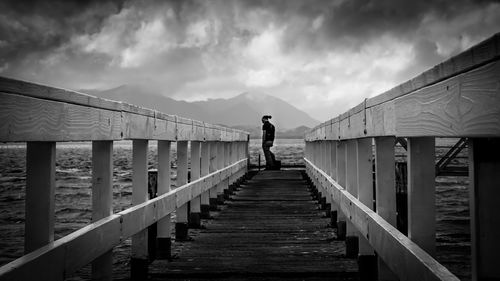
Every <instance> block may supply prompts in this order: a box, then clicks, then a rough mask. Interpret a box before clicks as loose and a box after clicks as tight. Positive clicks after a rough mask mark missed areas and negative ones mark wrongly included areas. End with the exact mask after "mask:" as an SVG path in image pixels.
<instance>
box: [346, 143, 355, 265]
mask: <svg viewBox="0 0 500 281" xmlns="http://www.w3.org/2000/svg"><path fill="white" fill-rule="evenodd" d="M357 154H358V153H357V142H356V140H355V139H354V140H348V141H346V154H345V159H346V185H345V186H344V187H345V189H346V190H347V192H349V193H350V194H351V195H352V196H354V197H358V175H357V169H358V167H357V161H358V155H357ZM351 220H352V217H349V218H346V221H347V229H346V256H347V257H349V258H357V257H358V253H359V232H358V231H357V229H356V228H355V227H354V224H353V223H352V222H351Z"/></svg>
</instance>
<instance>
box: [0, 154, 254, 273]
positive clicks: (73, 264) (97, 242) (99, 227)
mask: <svg viewBox="0 0 500 281" xmlns="http://www.w3.org/2000/svg"><path fill="white" fill-rule="evenodd" d="M245 165H246V159H242V160H240V161H238V162H236V163H234V164H232V165H231V166H228V167H226V168H224V169H222V170H218V171H216V172H213V173H210V174H208V175H206V176H204V177H201V178H199V179H197V180H195V181H193V182H190V183H188V184H185V185H183V186H181V187H178V188H176V189H174V190H171V191H170V192H168V193H165V194H163V195H160V196H158V197H156V198H154V199H151V200H148V201H146V202H144V203H142V204H139V205H136V206H133V207H131V208H128V209H126V210H124V211H121V212H119V213H116V214H113V215H111V216H109V217H106V218H103V219H101V220H99V221H96V222H94V223H91V224H89V225H87V226H85V227H83V228H81V229H79V230H77V231H75V232H73V233H71V234H69V235H67V236H65V237H62V238H61V239H59V240H57V241H54V242H51V243H49V244H47V245H46V246H44V247H41V248H39V249H38V250H35V251H33V252H31V253H29V254H27V255H25V256H23V257H21V258H19V259H16V260H14V261H12V262H10V263H8V264H6V265H4V266H2V267H1V268H0V279H1V280H33V278H34V276H33V273H34V272H36V278H37V280H59V279H61V278H64V277H65V276H69V275H70V274H72V273H73V272H75V271H76V270H78V269H79V268H81V267H83V266H84V265H86V264H88V263H89V262H91V261H92V260H94V259H95V258H97V257H99V256H100V255H102V254H104V253H106V252H107V251H109V250H110V249H113V247H114V246H116V245H118V244H120V243H121V242H122V241H124V240H125V239H127V238H129V237H131V236H132V235H134V234H136V233H138V232H139V231H141V230H143V229H144V228H146V227H148V226H150V225H151V224H153V223H155V222H157V221H159V220H161V219H162V218H164V217H165V216H166V215H168V214H170V213H172V212H173V211H175V210H176V208H179V207H181V206H182V205H184V204H186V203H187V202H189V201H190V200H192V199H193V198H195V197H197V196H199V195H201V194H202V193H203V192H205V191H207V190H209V189H210V188H211V187H212V186H215V185H217V184H219V183H221V182H222V181H224V180H226V179H228V178H229V176H230V175H232V174H235V173H236V172H241V170H242V169H243V168H244V167H245ZM138 218H145V219H146V220H145V221H143V223H142V224H139V223H138V221H137V219H138ZM103 233H105V235H102V234H103ZM99 236H104V237H101V238H100V239H99ZM89 244H92V245H93V247H91V248H89V247H85V246H84V245H89ZM40 264H44V265H46V266H48V267H49V268H45V270H39V269H40Z"/></svg>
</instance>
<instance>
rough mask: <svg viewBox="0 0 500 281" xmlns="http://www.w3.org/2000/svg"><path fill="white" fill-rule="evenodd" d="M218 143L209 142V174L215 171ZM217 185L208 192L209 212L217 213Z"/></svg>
mask: <svg viewBox="0 0 500 281" xmlns="http://www.w3.org/2000/svg"><path fill="white" fill-rule="evenodd" d="M217 143H218V142H216V141H211V142H210V163H209V171H210V173H213V172H215V171H217V161H218V160H217V157H218V150H219V145H218V144H217ZM218 186H219V185H218V184H217V185H215V186H214V187H212V188H210V190H209V204H210V211H217V189H218Z"/></svg>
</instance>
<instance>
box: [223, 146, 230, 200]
mask: <svg viewBox="0 0 500 281" xmlns="http://www.w3.org/2000/svg"><path fill="white" fill-rule="evenodd" d="M223 144H224V165H223V168H225V167H227V166H229V163H230V162H231V143H230V142H224V143H223ZM230 184H231V177H230V176H229V177H227V178H226V179H225V180H224V190H223V198H224V199H229V195H230V190H229V185H230Z"/></svg>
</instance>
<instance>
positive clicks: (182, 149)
mask: <svg viewBox="0 0 500 281" xmlns="http://www.w3.org/2000/svg"><path fill="white" fill-rule="evenodd" d="M187 182H188V142H187V141H177V184H176V188H179V187H181V186H183V185H185V184H186V183H187ZM188 205H189V204H188V203H186V204H184V205H182V206H180V207H179V208H178V209H177V210H176V211H175V212H176V213H175V214H176V223H175V240H178V241H184V240H187V239H188Z"/></svg>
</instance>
